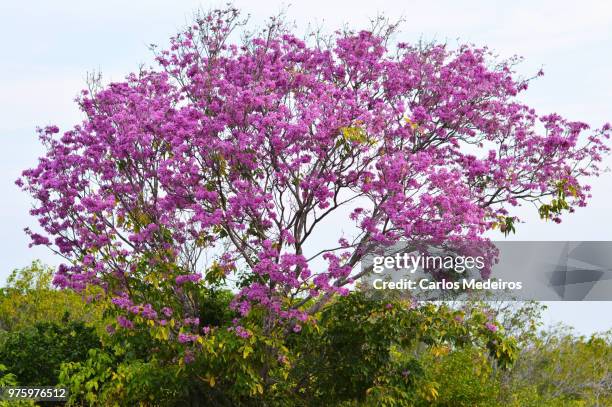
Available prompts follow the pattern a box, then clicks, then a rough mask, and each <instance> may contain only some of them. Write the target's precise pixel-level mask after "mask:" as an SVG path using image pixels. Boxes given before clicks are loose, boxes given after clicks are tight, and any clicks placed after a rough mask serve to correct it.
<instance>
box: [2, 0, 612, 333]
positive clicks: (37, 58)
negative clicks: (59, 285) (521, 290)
mask: <svg viewBox="0 0 612 407" xmlns="http://www.w3.org/2000/svg"><path fill="white" fill-rule="evenodd" d="M496 3H497V4H496ZM223 4H224V2H216V1H215V2H205V1H187V0H181V1H161V0H130V1H125V0H124V1H117V0H106V1H103V2H88V1H82V0H81V1H76V0H75V1H64V0H56V1H52V2H50V1H34V0H31V1H27V2H24V1H8V0H3V1H2V2H0V50H1V52H2V56H1V57H0V136H1V137H2V140H3V141H4V143H3V147H2V148H1V149H0V196H1V197H2V199H0V226H1V227H0V241H1V242H2V245H1V246H0V282H2V281H4V279H5V278H6V276H7V275H8V273H9V272H10V270H12V269H14V268H16V267H22V266H25V265H27V264H29V263H30V262H31V260H33V259H36V258H40V259H42V260H43V261H44V262H46V263H48V264H51V265H56V264H58V263H59V259H57V258H55V257H53V256H52V255H51V254H50V252H48V251H47V250H45V249H43V248H34V249H29V248H28V247H27V245H28V241H27V239H26V236H25V235H24V233H23V228H24V227H25V226H35V224H34V223H33V222H32V219H31V218H30V216H29V215H28V209H29V207H30V205H31V203H30V201H29V199H28V197H27V196H26V195H25V194H23V193H21V192H20V191H19V190H18V189H17V187H16V186H15V185H14V184H13V182H14V180H15V179H16V178H17V177H18V176H19V174H20V172H21V170H23V169H25V168H28V167H31V166H33V165H34V164H35V163H36V159H37V157H38V156H40V155H41V154H42V149H41V147H40V145H39V143H38V141H37V139H36V135H35V132H34V129H35V127H36V126H40V125H47V124H57V125H59V126H60V128H62V129H65V128H67V127H69V126H71V125H73V124H75V123H77V122H78V121H79V120H80V116H79V113H78V110H77V108H76V105H75V104H74V103H73V99H74V97H75V96H76V94H77V93H78V91H79V90H80V89H81V88H83V87H84V84H85V77H86V73H87V72H92V71H99V72H101V73H102V74H103V77H104V80H105V81H111V80H121V79H122V78H123V76H124V75H126V74H127V73H129V72H131V71H134V70H136V69H138V66H139V65H140V64H141V63H145V64H149V63H151V62H152V56H151V53H150V51H149V50H148V48H147V45H148V44H150V43H156V44H158V45H160V46H162V47H163V46H165V45H166V44H167V38H168V37H169V36H171V35H173V34H175V33H176V32H177V31H178V30H179V29H180V28H181V27H182V26H183V25H185V24H186V23H187V22H188V21H189V20H190V17H191V16H192V15H193V13H194V11H195V10H197V9H198V8H202V9H209V8H211V7H216V6H221V5H223ZM234 5H235V6H237V7H238V8H240V9H241V10H242V11H243V12H244V13H245V14H250V15H251V23H250V24H251V27H256V26H257V25H261V23H262V22H263V21H264V20H265V19H266V18H267V17H269V16H270V15H273V14H277V13H278V12H279V11H281V10H285V14H286V16H287V18H288V20H290V21H295V23H296V25H297V27H298V32H304V31H306V27H307V26H308V24H309V23H311V24H314V25H317V26H323V27H324V28H326V29H327V30H329V31H332V30H334V29H336V28H338V27H340V26H343V25H344V24H347V25H349V26H350V27H353V28H356V29H359V28H366V27H367V22H368V18H369V17H372V16H375V15H376V14H378V13H380V12H382V13H384V14H385V15H387V16H389V17H399V16H403V17H404V18H405V20H406V22H405V24H404V26H403V28H402V32H401V33H400V34H399V36H398V39H400V40H402V41H405V42H415V41H418V40H419V39H420V38H423V39H426V40H438V41H444V42H447V43H449V44H450V45H453V44H456V43H458V41H460V42H471V43H475V44H477V45H487V46H488V47H490V48H492V49H494V50H495V51H497V52H498V53H499V54H500V55H502V56H506V57H508V56H511V55H514V54H517V55H521V56H523V57H525V62H524V63H523V64H522V65H521V66H520V67H519V70H520V72H521V73H523V74H524V75H525V76H531V75H532V74H534V73H535V72H537V70H538V69H539V68H540V67H543V68H544V71H545V76H544V77H543V78H540V79H539V80H537V81H535V82H533V83H532V85H531V87H530V89H529V90H528V91H527V92H526V93H525V94H524V96H523V97H522V100H523V101H525V102H527V103H529V104H531V105H532V106H533V107H534V108H536V110H537V111H539V112H540V113H550V112H557V113H559V114H561V115H563V116H566V117H568V118H570V119H574V120H581V121H585V122H587V123H589V124H591V125H592V126H593V127H599V126H601V125H602V124H603V123H605V122H606V121H612V2H607V1H603V0H602V1H595V0H593V1H580V2H565V1H533V0H532V1H515V2H501V1H497V2H494V1H464V2H458V1H448V0H447V1H436V2H434V1H430V2H424V1H420V2H416V1H408V0H403V1H378V2H376V1H372V0H369V1H362V0H349V1H344V0H343V1H338V0H326V1H320V0H309V1H297V0H296V1H294V2H293V4H291V3H288V2H280V1H262V0H258V1H235V2H234ZM611 162H612V161H611V160H610V159H608V160H607V164H608V165H609V166H612V165H610V163H611ZM592 185H593V195H594V198H593V199H592V200H591V202H590V204H589V206H588V207H587V208H581V209H579V210H578V211H577V212H576V213H575V214H573V215H572V216H569V217H566V219H565V220H564V223H562V224H561V225H556V224H552V223H544V222H542V221H540V220H539V219H538V218H537V216H536V215H535V213H534V212H533V210H532V209H529V212H528V213H527V214H526V216H525V219H526V220H527V224H525V225H520V227H519V228H518V233H517V234H516V235H515V236H513V237H512V238H513V239H520V240H612V230H611V226H612V222H611V220H612V188H611V187H612V174H605V175H604V176H603V177H601V178H600V179H598V180H596V181H595V182H593V183H592ZM549 305H550V307H551V308H550V309H549V311H548V312H547V313H546V315H545V321H546V322H547V323H553V322H565V323H567V324H569V325H571V326H574V327H575V328H576V330H577V331H578V332H581V333H585V334H590V333H592V332H594V331H602V330H606V329H609V328H611V327H612V302H608V303H603V302H600V303H575V302H574V303H570V302H567V303H550V304H549Z"/></svg>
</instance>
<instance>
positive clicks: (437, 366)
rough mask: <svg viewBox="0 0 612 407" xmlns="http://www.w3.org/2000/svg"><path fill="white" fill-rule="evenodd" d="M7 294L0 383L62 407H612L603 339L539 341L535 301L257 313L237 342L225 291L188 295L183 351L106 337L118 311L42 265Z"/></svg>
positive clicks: (138, 321)
mask: <svg viewBox="0 0 612 407" xmlns="http://www.w3.org/2000/svg"><path fill="white" fill-rule="evenodd" d="M8 284H9V286H8V287H7V288H5V289H3V291H2V302H0V306H1V307H3V308H2V309H5V310H7V314H3V315H2V317H3V319H2V321H3V323H4V324H5V326H6V327H10V328H11V329H10V331H5V332H4V333H3V334H2V335H0V385H61V386H66V387H68V388H69V389H70V394H71V395H70V397H71V399H70V401H69V403H68V404H69V405H78V406H99V405H104V406H185V405H189V406H201V405H204V406H207V405H216V406H413V407H425V406H439V407H451V406H452V407H462V406H479V407H493V406H496V407H497V406H508V407H542V406H544V407H552V406H567V407H578V406H604V405H612V400H611V398H610V393H611V392H610V389H611V386H612V373H611V372H612V335H611V333H606V334H602V335H596V336H593V337H591V338H585V337H577V336H574V335H572V334H571V333H569V332H567V331H564V330H562V329H557V330H552V331H547V332H543V333H540V332H538V329H539V328H540V322H539V321H540V312H541V310H542V307H541V306H540V305H538V304H537V303H525V304H522V305H520V306H514V305H508V304H501V305H494V304H491V303H486V302H472V303H467V304H466V303H460V304H451V305H445V304H433V303H423V304H420V305H416V304H413V303H412V302H410V301H407V300H405V299H401V298H399V297H394V296H387V297H385V298H380V297H376V298H373V297H372V296H369V295H367V294H366V293H361V292H353V293H351V294H350V295H348V296H346V297H339V298H336V299H335V300H333V301H332V302H331V303H330V304H328V306H327V307H325V308H323V309H322V310H321V311H320V312H319V313H318V314H317V315H315V317H316V319H317V323H314V321H313V320H308V321H304V322H302V323H300V325H299V329H298V328H296V327H295V326H294V325H282V324H271V323H270V320H268V319H267V318H269V314H267V313H265V312H264V311H263V310H259V309H257V308H255V309H254V310H253V311H252V312H251V313H250V314H249V316H248V317H247V318H245V319H243V320H241V324H242V329H243V330H244V331H243V336H244V337H240V335H238V334H237V331H236V326H235V325H234V322H233V319H234V318H235V317H236V314H235V312H233V311H231V310H230V309H229V307H228V305H229V303H230V301H231V300H232V297H233V295H232V293H231V292H230V291H228V290H224V289H222V288H220V286H216V285H214V284H213V285H211V286H210V287H209V288H203V289H198V290H195V289H191V288H189V287H187V286H186V287H185V291H184V293H185V295H189V296H190V298H192V299H193V303H194V304H198V308H197V309H196V310H195V314H196V315H197V316H198V318H199V321H200V322H199V323H200V327H207V329H209V331H208V333H207V334H206V335H205V336H203V337H201V338H199V339H198V340H197V341H196V342H195V343H191V342H189V341H187V342H186V343H180V341H177V340H176V336H177V335H178V334H180V333H181V330H180V329H179V328H177V327H176V326H175V324H174V322H173V320H172V319H170V320H169V321H168V324H167V325H166V326H159V325H152V324H150V323H149V322H148V321H147V320H146V319H143V318H141V317H139V316H136V317H135V318H134V319H133V322H134V323H135V328H134V329H129V330H126V329H118V330H117V331H116V332H113V333H111V334H110V335H109V334H107V333H106V332H105V331H103V330H102V329H101V327H102V326H105V325H106V323H107V322H108V319H106V318H107V317H111V316H112V315H111V314H112V308H110V307H107V305H106V303H105V302H104V301H102V302H97V303H94V304H92V305H87V306H86V305H83V303H82V302H81V301H82V299H81V297H80V296H76V294H71V293H68V292H63V291H57V290H53V289H52V288H51V287H50V271H49V270H48V269H46V268H44V267H42V266H41V265H40V264H38V263H34V264H33V265H32V266H30V267H28V268H25V269H22V270H18V271H16V272H14V273H13V275H12V277H11V279H10V280H9V282H8ZM70 295H74V296H75V297H74V298H71V297H70ZM9 299H10V300H12V301H13V303H14V304H15V307H16V309H11V305H10V303H9ZM77 299H78V301H76V300H77ZM308 305H309V304H306V305H305V306H308ZM49 307H50V308H51V309H49V310H48V311H47V312H48V313H49V318H48V319H49V322H43V320H44V315H42V313H43V310H46V309H48V308H49ZM53 307H57V308H56V309H53ZM29 310H32V313H33V314H32V315H25V314H24V313H27V312H29ZM104 314H106V316H103V315H104ZM7 315H8V316H10V318H9V317H7ZM83 320H89V322H87V323H85V322H83ZM4 405H6V403H4V404H3V403H2V402H0V406H2V407H4ZM22 405H32V404H31V403H30V404H28V403H22Z"/></svg>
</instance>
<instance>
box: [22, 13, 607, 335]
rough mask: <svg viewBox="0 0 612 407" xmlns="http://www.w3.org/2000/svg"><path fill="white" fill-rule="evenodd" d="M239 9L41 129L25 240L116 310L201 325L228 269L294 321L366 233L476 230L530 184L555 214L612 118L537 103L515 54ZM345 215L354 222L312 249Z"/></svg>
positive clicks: (541, 204)
mask: <svg viewBox="0 0 612 407" xmlns="http://www.w3.org/2000/svg"><path fill="white" fill-rule="evenodd" d="M241 25H242V22H241V20H240V19H239V16H238V12H237V11H236V10H231V9H230V10H221V11H214V12H211V13H209V14H207V15H204V16H203V17H202V18H200V19H198V20H197V21H196V22H195V23H194V25H193V26H190V27H188V28H187V29H186V30H185V31H184V32H182V33H180V34H179V35H177V36H176V37H174V38H172V40H171V46H170V49H169V50H164V51H160V52H156V56H157V58H156V60H157V63H158V64H159V66H158V67H157V68H150V69H146V70H141V71H140V72H138V73H135V74H131V75H129V76H128V77H127V78H126V80H125V81H124V82H120V83H111V84H110V85H108V86H106V87H100V86H98V87H92V89H90V90H88V91H83V92H82V96H81V97H80V98H79V105H80V107H81V109H82V111H83V112H84V114H85V119H84V121H83V123H81V124H80V125H77V126H75V127H74V128H73V129H71V130H68V131H66V132H64V133H63V135H61V136H60V135H58V133H59V129H58V128H57V127H56V126H48V127H46V128H44V129H41V130H40V138H41V140H42V142H43V143H44V144H45V146H46V148H47V152H46V155H45V156H44V157H42V158H41V159H40V161H39V164H38V165H37V166H36V167H35V168H33V169H29V170H26V171H24V173H23V176H22V178H21V179H20V180H18V181H17V182H18V184H19V185H20V186H22V187H23V189H24V190H26V191H27V192H29V193H30V194H31V195H32V197H33V198H34V200H35V202H36V205H35V207H34V208H33V209H32V211H31V212H32V214H33V215H34V216H36V217H37V218H38V220H39V223H40V226H41V227H42V230H43V232H40V233H35V232H33V231H28V232H29V233H30V236H31V238H32V243H33V244H35V245H45V246H48V247H50V248H51V249H52V250H54V251H56V252H57V253H59V254H60V255H62V256H63V257H64V258H65V259H66V260H67V262H66V264H64V265H62V266H61V267H60V268H59V270H58V272H57V274H56V276H55V283H56V284H58V285H59V286H62V287H71V288H73V289H77V290H81V289H83V288H85V287H86V286H88V285H95V286H100V287H102V288H103V289H104V292H105V293H106V294H107V295H108V296H109V297H110V298H112V301H113V303H114V304H115V305H116V306H117V307H119V308H120V309H122V310H124V311H125V312H124V313H123V314H122V315H121V316H120V317H119V319H118V322H119V324H120V325H122V326H123V327H127V328H129V327H131V326H133V324H134V318H136V317H138V318H139V321H143V320H144V321H146V322H147V324H148V325H149V326H150V327H152V328H153V327H159V328H160V329H162V328H161V327H166V328H163V329H164V330H162V331H160V332H162V333H161V335H166V336H167V335H170V336H171V337H172V338H176V339H177V340H178V341H179V342H183V343H188V342H189V343H191V342H194V343H197V342H198V341H199V340H201V339H202V336H204V335H206V334H207V333H208V332H209V329H210V328H209V327H208V326H203V324H202V323H201V321H200V320H199V317H200V308H201V304H200V303H199V300H198V297H197V295H195V294H194V288H197V287H202V286H211V285H215V284H222V283H224V282H227V281H228V280H233V281H235V284H236V288H237V290H236V295H235V298H234V300H233V301H232V307H233V308H234V309H235V310H236V311H237V312H239V314H240V315H241V316H242V317H247V316H248V315H249V314H250V313H252V312H253V311H254V310H257V311H258V312H263V314H264V315H265V322H264V325H265V327H266V329H271V327H272V326H278V325H283V324H287V322H289V323H288V324H287V325H288V326H290V327H291V328H292V329H293V330H295V331H296V332H297V331H299V330H300V328H301V324H303V323H304V322H306V321H308V320H309V319H311V317H310V316H311V315H313V313H315V312H316V311H318V310H320V309H321V308H322V307H323V306H324V305H325V304H326V303H328V302H329V300H330V299H331V298H333V296H334V295H336V294H339V295H343V294H346V293H347V290H348V289H347V286H349V287H350V284H351V283H352V282H354V281H355V280H356V279H358V278H359V277H360V276H361V272H360V271H359V270H358V269H357V267H356V266H357V265H358V264H359V262H360V260H361V259H362V257H363V256H364V254H365V253H366V252H367V251H368V250H370V249H371V248H372V247H374V246H379V245H388V244H390V243H394V242H396V241H398V240H408V241H409V240H414V239H428V240H433V241H442V240H444V239H454V238H457V239H458V238H462V239H463V238H469V239H482V236H483V233H484V232H486V231H487V230H489V229H492V228H496V227H500V228H501V229H502V231H504V232H508V231H510V230H513V228H514V225H515V224H516V220H517V219H516V217H515V215H513V213H512V209H513V208H514V207H516V206H517V205H521V204H522V203H533V204H535V205H536V206H537V207H538V210H539V211H540V214H541V216H542V217H543V218H547V219H548V218H550V219H552V220H554V221H556V222H559V221H560V219H561V215H562V212H563V211H566V210H568V211H572V210H573V208H574V207H576V206H584V205H585V204H586V201H587V198H588V197H589V192H588V191H589V187H588V186H587V185H585V184H584V181H583V179H584V177H586V176H589V175H597V174H598V171H599V170H598V167H597V165H596V164H597V162H598V161H600V160H601V155H602V154H603V153H604V152H606V151H607V150H608V148H607V147H606V146H605V145H604V144H603V141H604V139H605V138H608V137H609V135H608V133H609V130H610V126H609V125H606V126H604V127H603V128H602V129H600V130H596V131H588V130H589V126H587V125H586V124H585V123H581V122H573V121H568V120H566V119H564V118H562V117H560V116H559V115H557V114H550V115H546V116H539V115H537V114H536V112H535V111H534V110H533V109H532V108H530V107H529V106H526V105H524V104H522V103H520V102H519V101H518V100H517V99H516V96H517V95H518V94H519V93H520V92H522V91H524V90H526V89H527V87H528V84H529V80H522V79H518V78H517V77H516V74H515V72H514V71H513V66H514V63H515V62H516V61H515V60H510V61H505V62H499V61H495V59H494V58H493V56H492V55H491V53H490V52H489V51H488V50H487V49H482V48H475V47H473V46H468V45H465V46H461V47H459V48H458V49H455V50H450V49H448V48H447V47H446V46H445V45H435V44H434V45H427V46H412V45H409V44H405V43H399V44H397V45H395V46H391V45H390V41H389V37H390V35H391V33H392V31H393V28H394V27H393V26H391V27H390V26H383V25H380V24H379V25H376V26H375V27H374V29H373V30H372V31H360V32H350V31H349V32H337V33H336V34H335V36H333V37H332V38H329V39H325V38H323V37H320V36H313V37H312V38H311V39H309V40H308V41H303V40H301V39H299V38H297V37H295V36H294V35H293V34H291V31H290V30H289V29H287V28H285V27H284V26H283V25H282V24H281V23H280V22H278V21H276V20H273V21H272V22H271V24H270V25H269V26H268V27H267V28H266V29H265V30H264V31H263V32H262V33H261V34H260V35H250V36H246V37H245V39H244V41H243V42H242V43H234V42H232V41H231V38H232V37H231V33H232V32H235V30H236V28H239V27H241ZM339 214H348V215H347V218H346V220H345V222H350V224H352V225H354V229H355V231H356V232H355V233H354V234H352V235H351V236H343V235H341V234H339V235H338V236H337V241H338V244H337V247H329V248H328V249H326V250H323V251H321V252H319V253H309V252H308V251H309V242H310V241H312V239H313V236H316V233H317V231H318V230H319V229H320V228H321V225H322V224H324V223H325V221H327V220H328V219H330V218H332V217H336V218H335V221H336V222H338V221H340V220H339V219H338V216H341V215H339ZM317 261H318V263H316V262H317ZM314 263H316V264H319V265H320V264H324V266H319V265H318V266H317V267H315V266H313V264H314ZM232 329H233V332H234V333H235V334H236V335H238V336H241V337H244V338H248V337H249V336H250V335H251V332H250V331H249V330H248V329H245V328H244V327H243V326H242V325H241V324H240V321H236V323H235V326H234V327H233V328H232Z"/></svg>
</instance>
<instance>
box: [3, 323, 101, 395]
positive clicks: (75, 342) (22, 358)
mask: <svg viewBox="0 0 612 407" xmlns="http://www.w3.org/2000/svg"><path fill="white" fill-rule="evenodd" d="M99 346H100V341H99V339H98V336H97V335H96V334H95V332H94V330H93V329H92V328H89V327H86V326H85V325H84V324H83V323H82V322H68V323H66V324H65V325H63V326H62V325H58V324H56V323H54V322H39V323H37V324H35V325H34V326H33V327H29V328H25V329H23V330H21V331H17V332H11V333H9V334H7V335H6V336H5V338H4V340H3V343H2V346H1V347H0V362H1V363H3V364H4V365H5V366H6V367H7V368H8V371H10V372H11V373H12V374H14V375H15V377H16V379H17V382H18V383H19V384H23V385H26V384H27V385H29V386H53V385H55V384H57V380H58V375H59V371H60V366H61V364H62V363H64V362H71V361H79V360H84V359H85V358H86V357H87V352H88V350H89V349H91V348H96V347H99Z"/></svg>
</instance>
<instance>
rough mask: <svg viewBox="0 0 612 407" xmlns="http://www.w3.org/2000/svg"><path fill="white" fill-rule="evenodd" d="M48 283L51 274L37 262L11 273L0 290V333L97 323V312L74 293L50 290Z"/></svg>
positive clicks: (96, 309)
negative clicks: (70, 323)
mask: <svg viewBox="0 0 612 407" xmlns="http://www.w3.org/2000/svg"><path fill="white" fill-rule="evenodd" d="M52 279H53V270H52V269H51V268H50V267H46V266H43V265H42V264H41V263H40V261H34V262H32V264H31V265H30V266H28V267H24V268H21V269H17V270H13V272H12V273H11V274H10V275H9V277H8V279H7V283H6V286H5V287H4V288H2V289H0V332H2V331H9V332H11V331H17V330H20V329H23V328H26V327H30V326H32V325H34V324H35V323H37V322H43V321H45V322H56V323H62V321H66V320H78V321H99V320H101V315H100V314H99V312H100V309H99V308H95V307H93V306H90V305H89V304H87V303H86V302H85V301H83V297H82V296H81V295H79V294H76V293H75V292H72V291H68V290H56V289H53V287H52V284H51V282H52ZM96 313H98V314H96Z"/></svg>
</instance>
